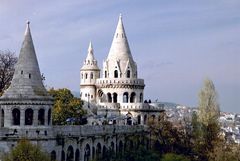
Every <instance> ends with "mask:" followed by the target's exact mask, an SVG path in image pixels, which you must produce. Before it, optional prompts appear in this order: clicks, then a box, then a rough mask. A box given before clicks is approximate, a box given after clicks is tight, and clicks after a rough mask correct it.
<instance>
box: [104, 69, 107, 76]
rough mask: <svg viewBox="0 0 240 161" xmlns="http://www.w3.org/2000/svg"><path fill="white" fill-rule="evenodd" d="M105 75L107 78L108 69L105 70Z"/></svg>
mask: <svg viewBox="0 0 240 161" xmlns="http://www.w3.org/2000/svg"><path fill="white" fill-rule="evenodd" d="M104 76H105V78H107V71H106V70H105V73H104Z"/></svg>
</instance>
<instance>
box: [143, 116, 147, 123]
mask: <svg viewBox="0 0 240 161" xmlns="http://www.w3.org/2000/svg"><path fill="white" fill-rule="evenodd" d="M143 122H144V124H145V125H146V124H147V115H144V120H143Z"/></svg>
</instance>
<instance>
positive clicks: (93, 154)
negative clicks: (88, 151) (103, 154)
mask: <svg viewBox="0 0 240 161" xmlns="http://www.w3.org/2000/svg"><path fill="white" fill-rule="evenodd" d="M92 158H93V159H95V147H94V146H93V147H92Z"/></svg>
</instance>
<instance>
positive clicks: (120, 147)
mask: <svg viewBox="0 0 240 161" xmlns="http://www.w3.org/2000/svg"><path fill="white" fill-rule="evenodd" d="M118 149H119V150H118V151H119V154H120V156H122V155H123V142H122V141H120V142H119V147H118Z"/></svg>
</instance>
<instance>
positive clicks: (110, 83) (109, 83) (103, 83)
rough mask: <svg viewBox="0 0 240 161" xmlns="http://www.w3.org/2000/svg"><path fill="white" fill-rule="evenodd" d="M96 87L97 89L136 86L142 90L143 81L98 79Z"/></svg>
mask: <svg viewBox="0 0 240 161" xmlns="http://www.w3.org/2000/svg"><path fill="white" fill-rule="evenodd" d="M96 85H97V86H98V87H118V86H136V87H142V88H144V86H145V84H144V80H143V79H131V78H100V79H97V81H96Z"/></svg>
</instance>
